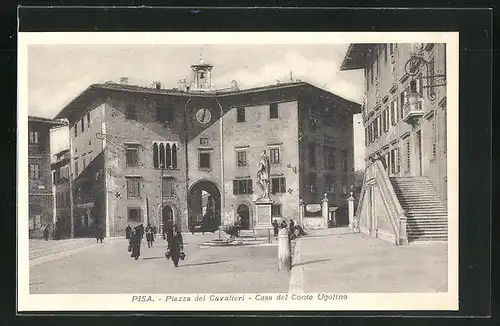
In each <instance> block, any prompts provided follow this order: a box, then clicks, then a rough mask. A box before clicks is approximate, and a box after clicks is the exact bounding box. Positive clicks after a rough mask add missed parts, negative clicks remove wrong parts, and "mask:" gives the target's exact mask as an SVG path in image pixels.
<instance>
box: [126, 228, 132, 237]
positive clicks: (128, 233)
mask: <svg viewBox="0 0 500 326" xmlns="http://www.w3.org/2000/svg"><path fill="white" fill-rule="evenodd" d="M131 232H132V228H131V227H130V225H127V227H126V228H125V239H127V240H130V233H131Z"/></svg>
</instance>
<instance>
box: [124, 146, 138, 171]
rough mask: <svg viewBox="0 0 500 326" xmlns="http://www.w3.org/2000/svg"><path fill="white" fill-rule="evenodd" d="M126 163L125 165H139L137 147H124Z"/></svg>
mask: <svg viewBox="0 0 500 326" xmlns="http://www.w3.org/2000/svg"><path fill="white" fill-rule="evenodd" d="M126 164H127V167H137V166H139V151H138V149H137V148H134V147H129V148H127V149H126Z"/></svg>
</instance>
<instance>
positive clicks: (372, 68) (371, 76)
mask: <svg viewBox="0 0 500 326" xmlns="http://www.w3.org/2000/svg"><path fill="white" fill-rule="evenodd" d="M374 74H375V61H374V62H373V63H372V65H371V67H370V84H372V85H373V77H374V76H373V75H374Z"/></svg>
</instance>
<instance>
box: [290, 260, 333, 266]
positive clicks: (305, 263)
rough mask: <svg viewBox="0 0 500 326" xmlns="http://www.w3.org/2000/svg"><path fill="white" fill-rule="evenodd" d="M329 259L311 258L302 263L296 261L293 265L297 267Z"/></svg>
mask: <svg viewBox="0 0 500 326" xmlns="http://www.w3.org/2000/svg"><path fill="white" fill-rule="evenodd" d="M330 260H331V259H330V258H328V259H317V260H311V261H305V262H303V263H298V264H296V265H293V267H298V266H304V265H309V264H314V263H322V262H325V261H330Z"/></svg>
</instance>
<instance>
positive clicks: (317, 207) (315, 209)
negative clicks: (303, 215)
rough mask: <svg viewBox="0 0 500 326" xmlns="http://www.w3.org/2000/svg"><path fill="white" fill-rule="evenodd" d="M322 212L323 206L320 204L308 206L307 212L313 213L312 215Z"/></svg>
mask: <svg viewBox="0 0 500 326" xmlns="http://www.w3.org/2000/svg"><path fill="white" fill-rule="evenodd" d="M320 210H321V205H320V204H309V205H306V211H308V212H311V213H316V212H319V211H320Z"/></svg>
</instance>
